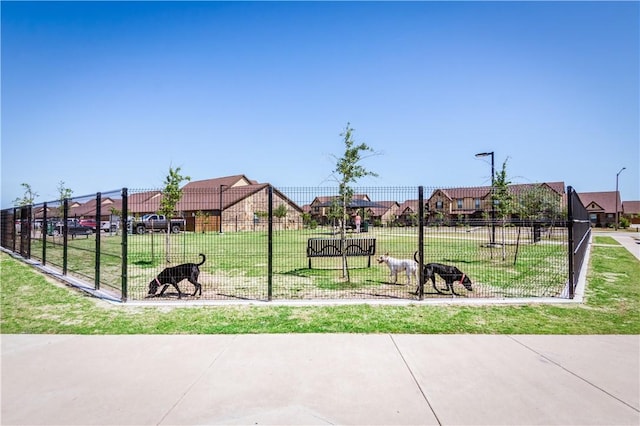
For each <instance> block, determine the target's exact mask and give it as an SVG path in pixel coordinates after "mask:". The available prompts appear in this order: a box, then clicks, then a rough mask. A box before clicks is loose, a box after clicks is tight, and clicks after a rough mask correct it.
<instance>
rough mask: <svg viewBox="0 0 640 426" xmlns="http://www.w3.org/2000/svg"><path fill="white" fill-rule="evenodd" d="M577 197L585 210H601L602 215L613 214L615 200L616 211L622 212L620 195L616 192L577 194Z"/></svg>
mask: <svg viewBox="0 0 640 426" xmlns="http://www.w3.org/2000/svg"><path fill="white" fill-rule="evenodd" d="M578 197H579V198H580V201H582V204H583V205H584V206H585V207H586V208H587V210H602V211H603V212H604V213H615V211H616V199H617V200H618V211H622V202H621V201H620V193H619V192H616V191H604V192H579V193H578ZM592 205H594V206H593V207H590V206H592Z"/></svg>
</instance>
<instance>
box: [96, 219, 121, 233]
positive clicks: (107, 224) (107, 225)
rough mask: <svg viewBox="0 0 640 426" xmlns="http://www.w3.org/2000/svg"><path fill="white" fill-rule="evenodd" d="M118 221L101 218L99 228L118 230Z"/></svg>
mask: <svg viewBox="0 0 640 426" xmlns="http://www.w3.org/2000/svg"><path fill="white" fill-rule="evenodd" d="M118 225H119V222H111V221H109V220H103V221H102V222H100V230H101V231H104V232H116V231H117V230H118Z"/></svg>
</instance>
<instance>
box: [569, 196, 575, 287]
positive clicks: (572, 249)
mask: <svg viewBox="0 0 640 426" xmlns="http://www.w3.org/2000/svg"><path fill="white" fill-rule="evenodd" d="M573 225H574V222H573V187H571V186H568V187H567V239H568V240H569V241H568V244H567V245H568V246H569V253H568V256H569V259H568V264H569V299H573V297H574V291H575V290H574V289H575V269H574V264H573V261H574V252H575V247H574V241H573Z"/></svg>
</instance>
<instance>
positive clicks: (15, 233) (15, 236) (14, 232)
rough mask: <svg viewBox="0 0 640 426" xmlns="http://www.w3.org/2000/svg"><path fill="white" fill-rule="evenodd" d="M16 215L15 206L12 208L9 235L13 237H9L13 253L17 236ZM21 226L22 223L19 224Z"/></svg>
mask: <svg viewBox="0 0 640 426" xmlns="http://www.w3.org/2000/svg"><path fill="white" fill-rule="evenodd" d="M17 217H18V209H17V208H16V207H14V208H13V217H12V218H11V235H12V236H13V238H12V239H11V251H12V252H13V253H15V252H16V238H18V233H17V232H16V218H17ZM20 226H22V225H20Z"/></svg>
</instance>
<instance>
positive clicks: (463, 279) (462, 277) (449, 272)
mask: <svg viewBox="0 0 640 426" xmlns="http://www.w3.org/2000/svg"><path fill="white" fill-rule="evenodd" d="M417 254H418V253H417V252H416V253H414V255H413V258H414V259H415V261H416V262H418V259H416V257H417ZM418 263H419V262H418ZM436 274H438V275H440V277H441V278H442V279H443V280H444V282H445V283H446V285H447V286H446V287H445V288H443V289H442V290H449V291H451V293H453V294H455V295H456V296H459V294H458V293H456V292H455V290H454V289H453V283H454V282H456V281H460V284H462V285H463V286H464V288H466V289H467V290H469V291H473V288H471V284H472V282H471V280H470V279H469V277H468V276H467V274H465V273H464V272H462V271H461V270H460V269H458V268H456V267H455V266H450V265H443V264H442V263H427V264H426V265H424V282H423V283H422V284H426V283H427V281H428V280H429V279H430V280H431V282H432V283H433V288H434V289H435V290H436V291H437V292H438V293H439V294H446V293H443V292H442V291H440V289H438V287H436ZM419 291H420V284H418V287H416V293H415V294H418V292H419Z"/></svg>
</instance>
